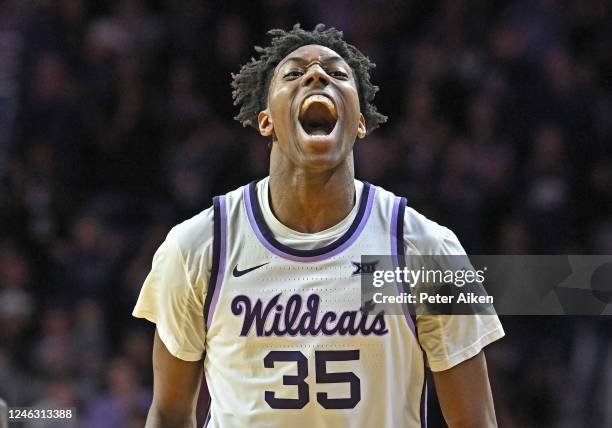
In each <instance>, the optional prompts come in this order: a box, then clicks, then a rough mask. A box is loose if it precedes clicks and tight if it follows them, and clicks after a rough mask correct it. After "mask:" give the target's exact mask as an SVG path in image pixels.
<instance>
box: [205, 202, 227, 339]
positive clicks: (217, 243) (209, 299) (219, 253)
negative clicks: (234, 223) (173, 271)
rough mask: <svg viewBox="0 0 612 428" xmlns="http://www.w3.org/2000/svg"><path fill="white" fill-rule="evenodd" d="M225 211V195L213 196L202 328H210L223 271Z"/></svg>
mask: <svg viewBox="0 0 612 428" xmlns="http://www.w3.org/2000/svg"><path fill="white" fill-rule="evenodd" d="M226 248H227V212H226V201H225V196H215V197H214V198H213V251H212V266H211V270H210V279H209V281H208V290H207V292H206V299H205V300H204V328H205V330H206V331H208V330H209V329H210V326H211V324H212V320H213V317H214V314H215V308H216V306H217V301H218V299H219V292H220V290H221V285H222V282H223V275H224V272H225V259H226Z"/></svg>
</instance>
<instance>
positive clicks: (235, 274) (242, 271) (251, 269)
mask: <svg viewBox="0 0 612 428" xmlns="http://www.w3.org/2000/svg"><path fill="white" fill-rule="evenodd" d="M268 263H270V262H267V263H263V264H261V265H259V266H253V267H252V268H248V269H245V270H239V269H238V265H236V266H234V270H233V271H232V275H234V276H235V277H236V278H238V277H239V276H242V275H246V274H247V273H249V272H252V271H254V270H255V269H259V268H260V267H262V266H265V265H267V264H268Z"/></svg>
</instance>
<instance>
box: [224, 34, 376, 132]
mask: <svg viewBox="0 0 612 428" xmlns="http://www.w3.org/2000/svg"><path fill="white" fill-rule="evenodd" d="M268 34H270V35H271V36H272V37H273V38H272V43H271V45H270V46H268V47H265V48H262V47H261V46H255V51H256V52H258V53H259V54H260V55H259V59H255V58H251V61H250V62H248V63H246V64H244V65H243V66H242V68H241V69H240V72H238V73H232V88H233V91H232V98H233V99H234V105H240V113H238V115H237V116H235V117H234V119H236V120H237V121H239V122H240V123H242V126H247V125H250V126H252V127H254V128H255V129H257V115H258V114H259V112H260V111H262V110H265V108H266V107H267V95H268V88H269V85H270V81H271V79H272V75H273V73H274V69H275V68H276V66H277V65H278V64H279V63H280V62H281V61H282V59H283V58H285V57H286V56H287V55H288V54H289V53H291V52H293V51H294V50H296V49H297V48H299V47H301V46H305V45H321V46H325V47H328V48H330V49H332V50H333V51H335V52H336V53H338V55H340V56H341V57H342V58H343V59H344V60H345V61H346V63H347V64H348V65H349V66H350V67H351V69H352V70H353V74H354V75H355V81H356V83H357V92H358V93H359V103H360V105H361V112H362V113H363V116H364V117H365V120H366V129H367V132H368V133H369V132H371V131H373V130H374V129H376V128H378V127H379V126H380V124H381V123H384V122H386V121H387V116H384V115H382V114H380V113H379V112H378V110H377V108H376V106H375V105H374V104H373V103H372V101H373V100H374V95H375V94H376V92H377V91H378V86H376V85H373V84H372V83H371V82H370V70H371V69H372V68H374V67H375V66H376V64H374V63H373V62H372V61H370V59H369V58H368V57H366V56H365V55H364V54H363V53H361V52H360V51H359V50H358V49H357V48H356V47H355V46H353V45H350V44H348V43H347V42H345V41H344V39H343V38H342V37H343V34H342V31H338V30H336V29H335V28H333V27H329V28H326V26H325V25H324V24H317V26H316V27H315V28H314V30H313V31H306V30H303V29H302V28H301V27H300V24H295V25H294V26H293V29H292V30H291V31H284V30H280V29H273V30H270V31H268Z"/></svg>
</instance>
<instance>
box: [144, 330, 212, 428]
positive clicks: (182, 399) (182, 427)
mask: <svg viewBox="0 0 612 428" xmlns="http://www.w3.org/2000/svg"><path fill="white" fill-rule="evenodd" d="M201 377H202V360H200V361H193V362H192V361H183V360H181V359H179V358H176V357H174V356H173V355H172V354H170V352H169V351H168V349H166V346H165V345H164V343H163V342H162V341H161V339H160V338H159V335H158V334H157V330H155V339H154V342H153V403H152V404H151V408H150V409H149V414H148V416H147V423H146V425H145V428H195V426H196V417H195V408H196V402H197V398H198V392H199V389H200V380H201Z"/></svg>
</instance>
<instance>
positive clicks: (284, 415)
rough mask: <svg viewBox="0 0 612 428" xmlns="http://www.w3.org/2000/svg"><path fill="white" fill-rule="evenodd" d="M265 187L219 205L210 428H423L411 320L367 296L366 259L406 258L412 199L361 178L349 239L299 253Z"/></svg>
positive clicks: (209, 315) (421, 376) (420, 363)
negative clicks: (281, 230)
mask: <svg viewBox="0 0 612 428" xmlns="http://www.w3.org/2000/svg"><path fill="white" fill-rule="evenodd" d="M256 192H257V186H256V183H251V184H250V185H247V186H244V187H243V188H241V189H238V190H236V191H233V192H230V193H228V194H227V195H225V196H221V197H218V198H215V200H214V241H213V242H214V243H213V262H212V263H213V264H212V273H211V277H210V281H209V288H208V293H207V295H206V300H205V304H204V316H205V320H206V358H205V363H204V364H205V374H206V379H207V382H208V387H209V390H210V395H211V397H212V402H211V408H210V412H209V415H208V417H207V420H206V424H205V426H206V427H222V428H231V427H250V428H257V427H266V428H268V427H293V428H301V427H307V428H315V427H377V428H384V427H388V428H395V427H409V428H412V427H421V426H425V425H426V418H425V415H424V409H425V407H426V403H425V400H426V395H427V392H426V386H425V364H424V354H423V351H422V349H421V347H420V346H419V343H418V340H417V339H416V335H415V328H414V323H413V321H412V319H411V318H410V316H397V315H394V316H392V315H385V314H382V313H378V314H376V313H370V312H368V310H367V308H362V307H361V306H362V305H361V299H360V297H361V295H360V290H361V288H360V287H361V286H360V275H359V269H358V267H359V263H360V261H361V256H362V255H385V254H389V255H392V254H403V251H404V241H403V225H404V209H405V200H404V199H403V198H399V197H396V196H394V195H393V194H391V193H389V192H387V191H385V190H383V189H381V188H378V187H375V186H373V185H370V184H368V183H364V187H363V191H362V194H361V197H360V200H359V201H358V204H359V205H358V211H357V215H356V217H355V219H354V221H353V223H352V224H351V226H350V227H349V229H348V231H347V232H346V233H345V234H344V235H343V236H342V237H341V238H339V239H338V240H336V241H334V242H333V243H332V244H330V245H327V246H325V247H323V248H319V249H316V250H296V249H293V248H289V247H287V246H285V245H283V244H281V243H280V242H278V241H276V239H275V238H274V236H273V234H272V233H271V231H270V229H269V228H268V226H267V225H266V224H265V222H264V220H263V216H262V212H261V207H260V206H259V203H258V198H257V193H256Z"/></svg>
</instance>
